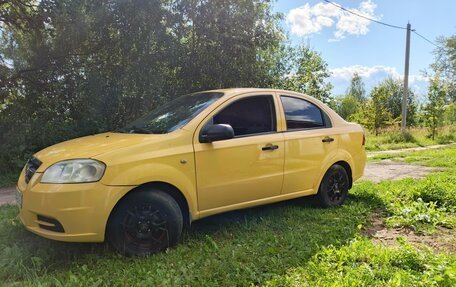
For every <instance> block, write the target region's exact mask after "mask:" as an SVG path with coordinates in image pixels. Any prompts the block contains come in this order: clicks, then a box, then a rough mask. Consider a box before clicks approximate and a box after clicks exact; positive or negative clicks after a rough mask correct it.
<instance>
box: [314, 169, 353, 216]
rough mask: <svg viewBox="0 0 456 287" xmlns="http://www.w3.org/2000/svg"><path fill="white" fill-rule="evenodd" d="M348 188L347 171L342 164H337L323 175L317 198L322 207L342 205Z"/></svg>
mask: <svg viewBox="0 0 456 287" xmlns="http://www.w3.org/2000/svg"><path fill="white" fill-rule="evenodd" d="M348 189H349V179H348V175H347V171H346V170H345V168H343V167H342V166H340V165H338V164H335V165H333V166H331V167H330V168H329V169H328V171H327V172H326V174H325V176H324V177H323V180H322V181H321V183H320V188H319V189H318V193H317V196H316V199H317V201H318V203H319V204H320V205H321V206H322V207H336V206H341V205H342V204H343V203H344V201H345V199H346V198H347V195H348Z"/></svg>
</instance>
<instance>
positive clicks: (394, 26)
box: [323, 0, 407, 30]
mask: <svg viewBox="0 0 456 287" xmlns="http://www.w3.org/2000/svg"><path fill="white" fill-rule="evenodd" d="M323 1H325V2H327V3H329V4H331V5H333V6H336V7H337V8H339V9H341V10H344V11H346V12H348V13H351V14H353V15H356V16H358V17H361V18H364V19H366V20H369V21H372V22H375V23H378V24H381V25H385V26H388V27H391V28H396V29H402V30H407V28H405V27H401V26H396V25H392V24H388V23H385V22H382V21H378V20H375V19H372V18H369V17H367V16H364V15H362V14H359V13H356V12H353V11H351V10H349V9H347V8H345V7H343V6H340V5H338V4H336V3H334V2H331V1H329V0H323Z"/></svg>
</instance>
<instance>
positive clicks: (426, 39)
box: [412, 29, 441, 48]
mask: <svg viewBox="0 0 456 287" xmlns="http://www.w3.org/2000/svg"><path fill="white" fill-rule="evenodd" d="M412 32H413V33H415V34H416V35H418V36H420V37H421V38H423V39H424V40H425V41H427V42H429V43H431V44H432V45H434V46H436V47H437V48H441V47H440V46H439V45H437V44H435V43H434V42H432V41H431V40H429V39H428V38H426V37H424V36H423V35H421V34H420V33H418V32H417V31H416V30H415V29H412Z"/></svg>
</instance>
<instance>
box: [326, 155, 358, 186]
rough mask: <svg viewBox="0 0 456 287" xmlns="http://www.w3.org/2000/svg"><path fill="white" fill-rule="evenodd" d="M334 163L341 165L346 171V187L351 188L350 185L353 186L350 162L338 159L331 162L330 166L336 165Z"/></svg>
mask: <svg viewBox="0 0 456 287" xmlns="http://www.w3.org/2000/svg"><path fill="white" fill-rule="evenodd" d="M336 164H337V165H340V166H342V167H343V168H344V169H345V171H346V172H347V175H348V181H349V185H348V189H350V188H352V186H353V173H352V169H351V167H350V164H349V163H348V162H346V161H343V160H340V161H338V162H335V163H333V164H332V165H331V166H333V165H336Z"/></svg>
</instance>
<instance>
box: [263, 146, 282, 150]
mask: <svg viewBox="0 0 456 287" xmlns="http://www.w3.org/2000/svg"><path fill="white" fill-rule="evenodd" d="M278 148H279V146H278V145H265V146H264V147H262V148H261V149H262V150H275V149H278Z"/></svg>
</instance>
